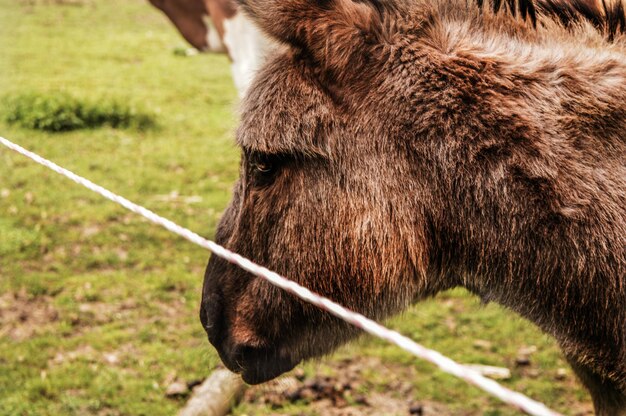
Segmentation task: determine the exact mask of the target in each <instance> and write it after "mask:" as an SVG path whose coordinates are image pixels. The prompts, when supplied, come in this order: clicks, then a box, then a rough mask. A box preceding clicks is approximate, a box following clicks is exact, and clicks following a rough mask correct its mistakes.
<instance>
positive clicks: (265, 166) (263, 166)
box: [253, 161, 274, 173]
mask: <svg viewBox="0 0 626 416" xmlns="http://www.w3.org/2000/svg"><path fill="white" fill-rule="evenodd" d="M253 166H254V169H255V170H256V171H257V172H259V173H270V172H272V171H273V170H274V165H273V164H272V163H271V162H269V161H260V162H256V163H254V164H253Z"/></svg>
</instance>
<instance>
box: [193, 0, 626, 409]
mask: <svg viewBox="0 0 626 416" xmlns="http://www.w3.org/2000/svg"><path fill="white" fill-rule="evenodd" d="M483 3H484V4H483ZM501 3H502V2H500V1H498V0H493V1H492V2H488V1H484V2H483V1H478V2H477V3H472V2H467V1H465V0H413V1H403V0H354V1H353V0H320V1H317V0H241V4H242V5H243V7H244V9H245V10H246V11H247V13H249V15H250V16H251V17H252V18H253V19H254V20H255V21H256V22H257V23H258V24H259V25H260V27H261V28H262V29H263V30H264V31H266V32H267V33H268V34H269V35H271V36H273V37H274V39H276V40H277V41H280V42H282V43H284V44H286V45H289V49H288V50H287V51H285V52H282V53H279V54H277V55H276V56H274V57H273V58H272V59H271V61H269V62H268V63H267V64H266V65H265V66H264V67H263V68H262V70H261V71H260V72H259V74H258V75H257V77H256V79H255V82H254V84H253V86H252V87H251V89H250V91H249V94H248V96H247V98H246V99H245V100H244V103H243V109H242V120H241V125H240V127H239V130H238V134H237V141H238V144H239V146H240V147H241V150H242V162H241V177H240V180H239V182H238V183H237V185H236V186H235V189H234V196H233V200H232V201H231V203H230V206H229V207H228V208H227V210H226V212H225V213H224V216H223V219H222V221H221V223H220V225H219V227H218V230H217V235H216V239H217V241H218V242H219V243H221V244H223V245H225V246H226V247H227V248H229V249H231V250H233V251H235V252H238V253H240V254H242V255H244V256H247V257H249V258H251V259H252V260H254V261H256V262H259V263H260V264H261V265H264V266H266V267H268V268H270V269H273V270H275V271H277V272H279V273H281V274H283V275H284V276H288V277H289V278H292V279H294V280H296V281H297V282H299V283H300V284H302V285H304V286H306V287H309V288H310V289H312V290H314V291H316V292H318V293H321V294H323V295H325V296H328V297H330V298H331V299H333V300H335V301H337V302H339V303H341V304H343V305H345V306H347V307H349V308H351V309H354V310H356V311H359V312H361V313H363V314H365V315H368V316H370V317H372V318H375V319H384V318H386V317H388V316H390V315H393V314H395V313H397V312H399V311H401V310H403V309H404V308H406V307H407V306H408V305H410V304H412V303H414V302H416V301H418V300H420V299H423V298H425V297H429V296H433V295H435V294H436V293H438V292H440V291H442V290H446V289H450V288H453V287H465V288H467V289H468V290H469V291H471V292H473V293H475V294H476V295H478V296H480V297H481V298H482V299H484V300H485V301H495V302H498V303H500V304H502V305H505V306H506V307H508V308H510V309H512V310H514V311H516V312H517V313H519V314H520V315H522V316H524V317H526V318H527V319H529V320H531V321H533V322H534V323H536V324H537V325H538V326H539V327H540V328H541V329H543V330H544V331H545V332H547V333H549V334H552V335H553V336H554V337H555V338H556V340H557V341H558V342H559V344H560V346H561V348H562V351H563V353H564V354H565V356H566V357H567V359H568V360H569V361H570V363H571V365H572V367H573V368H574V370H575V371H576V373H577V374H578V375H579V377H580V379H581V380H582V382H583V383H584V384H585V386H586V387H587V388H588V389H589V391H590V392H591V395H592V397H593V401H594V404H595V408H596V411H597V413H598V414H600V415H612V416H613V415H624V414H626V36H625V35H624V34H623V33H624V32H625V31H626V15H625V13H624V7H623V4H622V3H615V4H614V5H608V6H606V7H604V8H603V7H600V6H598V5H596V4H595V3H592V2H590V1H584V0H571V1H557V0H545V1H544V2H542V3H537V4H535V3H533V2H532V1H531V0H517V1H516V0H507V1H506V2H505V3H504V6H501ZM587 9H588V10H587ZM581 10H586V12H584V13H582V14H581ZM587 12H588V13H590V15H589V16H587V15H586V14H585V13H587ZM589 22H591V23H589ZM200 316H201V320H202V323H203V325H204V327H205V329H206V331H207V333H208V336H209V340H210V341H211V343H212V344H213V345H214V346H215V347H216V348H217V350H218V352H219V354H220V356H221V358H222V360H223V361H224V363H225V364H226V365H227V366H228V367H229V368H230V369H231V370H233V371H236V372H240V373H241V374H242V375H243V378H244V380H246V381H247V382H249V383H260V382H264V381H266V380H269V379H271V378H273V377H276V376H278V375H279V374H281V373H283V372H285V371H288V370H290V369H291V368H293V367H294V366H295V365H297V364H298V363H299V362H300V361H301V360H303V359H307V358H309V357H314V356H320V355H323V354H326V353H329V352H330V351H332V350H333V349H334V348H336V347H337V346H338V345H340V344H342V343H344V342H346V341H348V340H349V339H351V338H353V337H355V336H356V335H357V331H356V330H355V329H353V328H350V327H349V326H348V325H347V324H345V323H343V322H340V321H339V320H338V319H336V318H333V317H332V316H330V315H329V314H327V313H324V312H322V311H320V310H318V309H316V308H315V307H313V306H310V305H308V304H305V303H303V302H301V301H299V300H298V299H296V298H294V297H292V296H291V295H290V294H288V293H285V292H283V291H281V290H279V289H277V288H275V287H273V286H271V285H270V284H269V283H267V282H266V281H264V280H262V279H258V278H254V277H252V276H251V275H249V274H247V273H246V272H244V271H242V270H241V269H239V268H237V267H235V266H233V265H231V264H229V263H227V262H225V261H223V260H220V259H218V258H215V257H213V258H211V260H210V261H209V265H208V267H207V271H206V275H205V280H204V288H203V301H202V308H201V312H200Z"/></svg>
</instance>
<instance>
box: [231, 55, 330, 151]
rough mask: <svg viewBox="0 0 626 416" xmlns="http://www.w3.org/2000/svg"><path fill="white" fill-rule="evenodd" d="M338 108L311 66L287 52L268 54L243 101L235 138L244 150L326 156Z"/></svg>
mask: <svg viewBox="0 0 626 416" xmlns="http://www.w3.org/2000/svg"><path fill="white" fill-rule="evenodd" d="M339 123H340V113H339V110H338V108H337V106H336V105H335V104H334V103H333V101H332V98H331V97H330V95H329V93H328V92H327V91H326V90H324V88H323V87H322V86H321V84H320V83H319V78H318V76H317V75H316V74H315V70H314V68H312V67H311V66H309V64H308V63H307V62H305V61H304V60H302V59H299V58H298V57H296V56H292V55H291V54H289V53H286V54H284V55H280V56H277V57H275V58H274V59H272V60H271V61H270V62H269V63H268V64H267V65H265V67H264V68H263V69H261V71H260V72H259V74H258V75H257V77H256V80H255V81H254V83H253V85H252V87H251V88H250V91H249V93H248V97H247V98H246V100H245V101H244V103H243V107H242V114H241V123H240V126H239V129H238V132H237V142H238V144H239V146H241V147H242V148H243V149H244V150H245V151H251V152H255V151H256V152H262V153H270V154H292V153H297V154H302V155H311V156H325V157H327V156H329V155H330V151H331V149H330V146H331V140H330V138H331V135H332V132H333V131H334V130H335V129H336V128H337V126H338V125H339Z"/></svg>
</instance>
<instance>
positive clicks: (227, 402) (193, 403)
mask: <svg viewBox="0 0 626 416" xmlns="http://www.w3.org/2000/svg"><path fill="white" fill-rule="evenodd" d="M245 388H246V385H245V384H244V382H243V380H241V377H240V376H238V375H236V374H233V373H231V372H230V371H228V370H215V371H213V373H212V374H211V375H210V376H209V378H207V379H206V380H204V382H203V383H202V384H201V385H200V386H198V387H196V388H195V389H194V392H193V395H192V396H191V399H189V401H188V402H187V405H186V406H185V407H184V408H183V410H181V411H180V413H179V414H178V415H179V416H224V415H226V414H228V412H229V411H230V409H231V407H232V406H233V404H234V403H235V402H236V401H237V400H239V398H240V397H241V394H242V393H243V391H244V390H245Z"/></svg>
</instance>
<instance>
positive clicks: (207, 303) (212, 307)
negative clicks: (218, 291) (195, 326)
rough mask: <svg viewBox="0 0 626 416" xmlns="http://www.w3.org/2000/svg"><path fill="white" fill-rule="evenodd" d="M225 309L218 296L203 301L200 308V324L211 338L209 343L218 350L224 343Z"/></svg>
mask: <svg viewBox="0 0 626 416" xmlns="http://www.w3.org/2000/svg"><path fill="white" fill-rule="evenodd" d="M223 315H224V313H223V307H222V302H221V301H220V298H219V297H218V296H217V295H210V296H208V297H207V298H205V299H204V300H203V301H202V306H201V307H200V322H202V327H203V328H204V330H205V331H206V333H207V335H208V336H209V341H210V342H211V344H213V345H214V346H215V347H216V348H217V347H218V344H219V343H220V341H222V328H223V326H224V324H223V318H224V316H223Z"/></svg>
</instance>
